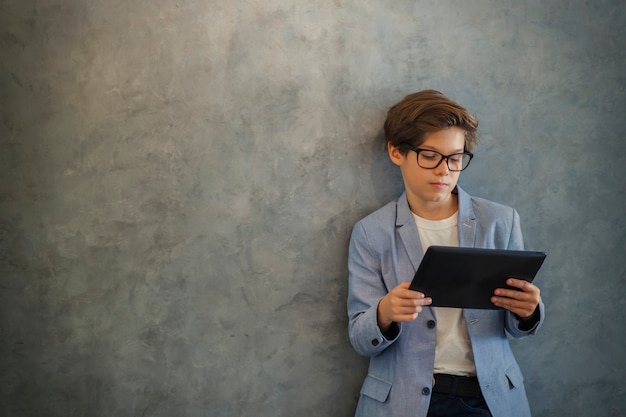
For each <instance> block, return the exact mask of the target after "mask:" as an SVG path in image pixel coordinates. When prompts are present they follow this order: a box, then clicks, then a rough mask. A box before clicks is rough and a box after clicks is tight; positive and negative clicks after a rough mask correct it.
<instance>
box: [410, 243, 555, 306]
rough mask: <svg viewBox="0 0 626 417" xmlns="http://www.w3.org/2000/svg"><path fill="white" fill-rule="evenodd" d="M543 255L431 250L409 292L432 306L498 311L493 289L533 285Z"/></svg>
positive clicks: (433, 248) (495, 251)
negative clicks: (514, 281)
mask: <svg viewBox="0 0 626 417" xmlns="http://www.w3.org/2000/svg"><path fill="white" fill-rule="evenodd" d="M545 258H546V254H545V253H544V252H533V251H510V250H502V249H479V248H457V247H448V246H431V247H429V248H428V250H427V251H426V253H425V254H424V258H423V259H422V262H421V263H420V265H419V267H418V269H417V272H416V273H415V276H414V277H413V281H412V282H411V286H410V289H412V290H415V291H420V292H423V293H424V294H425V295H426V296H427V297H432V299H433V303H432V304H431V305H432V306H435V307H458V308H481V309H498V307H496V306H494V305H493V304H492V303H491V297H492V296H493V292H494V290H495V289H496V288H512V287H509V286H508V285H506V279H507V278H518V279H524V280H526V281H530V282H532V281H533V279H534V278H535V276H536V274H537V272H538V271H539V268H541V265H542V264H543V261H544V260H545Z"/></svg>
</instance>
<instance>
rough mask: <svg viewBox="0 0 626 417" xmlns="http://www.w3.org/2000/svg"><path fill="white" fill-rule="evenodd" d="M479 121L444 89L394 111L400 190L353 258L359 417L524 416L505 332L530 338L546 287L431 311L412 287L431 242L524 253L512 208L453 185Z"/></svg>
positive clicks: (361, 231) (351, 310) (390, 126)
mask: <svg viewBox="0 0 626 417" xmlns="http://www.w3.org/2000/svg"><path fill="white" fill-rule="evenodd" d="M477 127H478V122H477V121H476V119H475V118H474V117H473V116H472V115H471V114H469V113H468V112H467V110H465V109H464V108H463V107H461V106H460V105H458V104H457V103H455V102H454V101H452V100H450V99H449V98H447V97H446V96H444V95H443V94H441V93H439V92H437V91H433V90H426V91H420V92H418V93H414V94H411V95H409V96H407V97H405V98H404V99H403V100H402V101H400V102H399V103H397V104H396V105H394V106H393V107H392V108H391V109H390V110H389V112H388V114H387V120H386V121H385V126H384V128H385V136H386V139H387V148H388V152H389V157H390V158H391V161H392V162H393V163H394V164H395V165H397V166H398V167H399V168H400V171H401V173H402V178H403V180H404V186H405V192H404V193H403V195H402V196H400V198H399V199H398V200H397V201H394V202H391V203H389V204H387V205H386V206H384V207H383V208H381V209H379V210H377V211H376V212H374V213H372V214H370V215H369V216H367V217H366V218H364V219H363V220H361V221H359V222H358V223H357V224H356V225H355V227H354V230H353V232H352V237H351V240H350V249H349V256H348V269H349V294H348V316H349V336H350V342H351V343H352V346H353V347H354V349H355V350H356V351H357V352H358V353H359V354H361V355H365V356H368V357H370V366H369V371H368V375H367V377H366V378H365V381H364V383H363V386H362V388H361V394H360V398H359V402H358V406H357V411H356V415H357V416H358V417H361V416H363V417H375V416H393V417H405V416H406V417H409V416H411V417H439V416H446V417H452V416H493V417H529V416H530V410H529V406H528V400H527V398H526V393H525V390H524V385H523V377H522V374H521V371H520V369H519V366H518V364H517V362H516V361H515V358H514V357H513V354H512V352H511V349H510V346H509V343H508V340H507V337H506V335H505V330H506V331H507V332H508V333H509V334H510V335H511V336H512V337H516V338H521V337H524V336H528V335H532V334H535V332H536V331H537V329H538V328H539V327H540V326H541V324H542V322H543V320H544V306H543V303H542V302H541V299H540V296H539V289H538V288H537V287H536V286H534V285H533V284H531V283H529V282H527V281H523V280H517V279H514V278H510V279H508V280H507V284H509V285H511V286H513V287H517V288H519V289H520V290H521V291H515V290H507V289H497V290H496V291H495V293H494V295H493V297H492V302H493V303H494V305H496V306H498V307H502V309H494V310H472V309H465V310H463V309H458V308H441V307H429V304H430V303H431V302H432V300H431V299H429V298H427V297H425V296H424V294H422V293H419V292H416V291H411V290H409V289H408V287H409V282H410V280H411V279H412V278H413V275H414V273H415V271H416V269H417V267H418V265H419V263H420V261H421V258H422V257H423V254H424V252H425V251H426V249H427V248H428V246H430V245H443V246H465V247H481V248H495V249H511V250H522V249H523V240H522V233H521V228H520V221H519V215H518V214H517V212H516V211H515V210H514V209H512V208H510V207H505V206H502V205H500V204H497V203H494V202H490V201H487V200H484V199H480V198H476V197H472V196H470V195H468V194H467V193H466V192H464V191H463V190H462V189H461V188H460V187H458V186H457V181H458V179H459V175H460V172H461V171H463V170H464V169H465V168H467V166H468V164H469V163H470V161H471V159H472V157H473V155H472V154H471V152H470V151H471V150H472V149H473V148H474V146H475V145H476V142H477V139H476V129H477Z"/></svg>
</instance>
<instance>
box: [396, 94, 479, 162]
mask: <svg viewBox="0 0 626 417" xmlns="http://www.w3.org/2000/svg"><path fill="white" fill-rule="evenodd" d="M452 126H457V127H460V128H461V129H463V130H464V131H465V150H467V151H471V150H472V149H473V148H474V147H475V146H476V145H477V144H478V137H477V135H476V129H477V128H478V120H476V118H475V117H474V116H472V115H471V114H470V113H469V112H468V111H467V110H465V108H464V107H462V106H460V105H459V104H458V103H456V102H454V101H452V100H450V99H449V98H448V97H446V96H445V95H443V94H442V93H440V92H439V91H435V90H423V91H419V92H417V93H413V94H410V95H408V96H406V97H405V98H403V99H402V100H401V101H400V102H398V103H397V104H395V105H394V106H393V107H391V108H390V109H389V112H388V113H387V120H385V137H386V138H387V142H389V143H391V145H393V146H394V147H398V146H399V145H400V144H402V143H408V144H410V145H413V146H419V145H420V144H421V143H422V142H423V141H424V140H425V138H426V135H427V134H428V133H431V132H436V131H438V130H442V129H446V128H449V127H452ZM400 151H401V152H403V153H405V152H407V151H406V150H405V149H402V148H400Z"/></svg>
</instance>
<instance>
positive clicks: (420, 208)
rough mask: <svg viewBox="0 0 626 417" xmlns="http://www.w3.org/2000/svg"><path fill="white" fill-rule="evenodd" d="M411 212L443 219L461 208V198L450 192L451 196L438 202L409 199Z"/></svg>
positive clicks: (428, 217)
mask: <svg viewBox="0 0 626 417" xmlns="http://www.w3.org/2000/svg"><path fill="white" fill-rule="evenodd" d="M409 208H410V209H411V212H413V213H414V214H416V215H418V216H419V217H421V218H423V219H426V220H443V219H447V218H448V217H450V216H452V215H453V214H454V213H456V212H457V211H458V210H459V199H458V196H456V195H455V194H450V198H448V199H447V200H445V201H437V202H420V203H419V204H416V203H415V202H411V201H409Z"/></svg>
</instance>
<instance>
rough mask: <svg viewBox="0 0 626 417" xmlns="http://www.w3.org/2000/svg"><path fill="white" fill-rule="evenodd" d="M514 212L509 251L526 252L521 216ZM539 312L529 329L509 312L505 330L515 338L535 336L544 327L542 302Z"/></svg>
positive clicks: (506, 317)
mask: <svg viewBox="0 0 626 417" xmlns="http://www.w3.org/2000/svg"><path fill="white" fill-rule="evenodd" d="M511 211H512V224H511V233H510V236H509V244H508V246H507V249H509V250H524V238H523V236H522V227H521V222H520V216H519V214H518V213H517V210H515V209H511ZM537 308H538V310H539V311H538V312H537V314H536V316H535V318H534V320H535V323H534V324H533V325H531V326H529V327H528V328H526V327H524V329H522V328H521V322H520V319H519V318H517V316H515V314H513V313H511V312H510V311H507V313H506V316H505V328H506V330H507V332H508V333H509V334H510V335H511V336H513V337H515V338H523V337H526V336H531V335H534V334H535V333H536V332H537V330H539V328H540V327H541V326H542V324H543V321H544V317H545V306H544V304H543V302H542V301H541V300H539V306H538V307H537Z"/></svg>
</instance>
